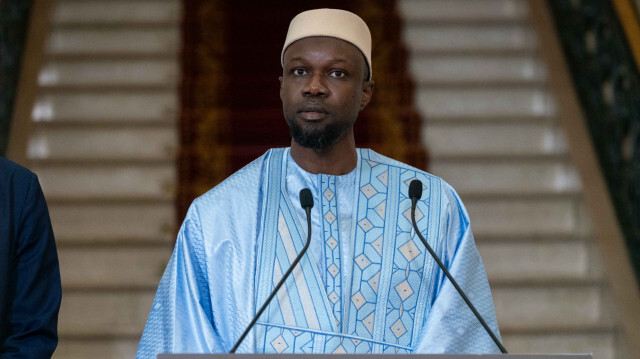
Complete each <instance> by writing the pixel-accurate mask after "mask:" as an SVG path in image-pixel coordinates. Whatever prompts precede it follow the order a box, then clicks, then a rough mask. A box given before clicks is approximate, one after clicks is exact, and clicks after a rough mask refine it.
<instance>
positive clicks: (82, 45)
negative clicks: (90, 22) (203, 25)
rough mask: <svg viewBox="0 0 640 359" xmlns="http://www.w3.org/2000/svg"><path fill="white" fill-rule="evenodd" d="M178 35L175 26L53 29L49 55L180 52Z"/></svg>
mask: <svg viewBox="0 0 640 359" xmlns="http://www.w3.org/2000/svg"><path fill="white" fill-rule="evenodd" d="M179 43H180V39H179V34H178V32H177V31H176V30H175V26H173V28H172V27H167V28H159V29H157V28H151V29H141V28H135V29H131V30H127V29H122V28H119V27H118V28H116V29H97V30H92V29H54V30H53V32H52V33H51V35H50V36H49V41H48V44H47V50H46V52H47V53H49V54H53V55H60V54H68V55H72V54H92V55H98V54H107V53H112V52H126V53H131V54H150V53H162V52H172V53H175V52H177V51H178V48H179V46H178V44H179Z"/></svg>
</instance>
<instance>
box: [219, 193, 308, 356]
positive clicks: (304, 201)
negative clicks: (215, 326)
mask: <svg viewBox="0 0 640 359" xmlns="http://www.w3.org/2000/svg"><path fill="white" fill-rule="evenodd" d="M300 206H301V207H302V208H303V209H304V211H305V213H306V214H307V241H306V242H305V244H304V247H303V248H302V250H301V251H300V253H299V254H298V256H297V257H296V259H295V260H294V261H293V263H291V266H290V267H289V269H288V270H287V272H286V273H285V274H284V275H283V276H282V278H281V279H280V282H278V284H277V285H276V287H275V288H273V291H272V292H271V294H270V295H269V297H268V298H267V300H265V301H264V304H263V305H262V307H261V308H260V310H258V313H256V315H255V317H253V320H252V321H251V323H249V325H248V326H247V329H245V330H244V333H242V335H241V336H240V339H238V341H237V342H236V345H234V346H233V348H232V349H231V351H229V353H230V354H233V353H235V352H236V349H238V347H239V346H240V343H242V341H243V340H244V338H245V337H246V336H247V334H249V331H250V330H251V328H253V326H254V325H255V324H256V322H257V321H258V318H260V316H261V315H262V312H264V310H265V309H267V306H268V305H269V302H271V299H273V297H275V295H276V293H278V290H279V289H280V287H282V285H283V284H284V281H285V280H287V278H288V277H289V275H290V274H291V272H293V269H294V268H295V267H296V265H297V264H298V262H300V259H301V258H302V256H303V255H304V254H305V252H306V251H307V249H308V248H309V243H311V208H313V196H312V195H311V190H310V189H308V188H303V189H302V190H300Z"/></svg>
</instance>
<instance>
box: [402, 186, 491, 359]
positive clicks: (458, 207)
mask: <svg viewBox="0 0 640 359" xmlns="http://www.w3.org/2000/svg"><path fill="white" fill-rule="evenodd" d="M442 186H443V188H442V194H443V195H442V202H441V206H442V208H441V210H442V213H443V218H442V221H441V225H440V226H441V228H440V233H441V238H440V243H442V244H443V245H442V246H441V247H440V250H438V249H436V253H437V254H438V255H439V256H440V258H441V260H442V262H443V264H444V265H445V266H446V267H447V268H448V269H449V272H450V273H451V275H452V276H453V278H454V279H455V280H456V281H457V282H458V284H459V285H460V287H461V288H462V290H464V291H465V293H466V294H467V296H468V297H469V300H470V301H471V302H472V303H473V305H474V306H475V307H476V309H477V310H478V312H479V313H480V314H481V315H482V316H483V318H484V320H485V321H486V322H487V324H488V325H489V327H490V328H491V329H492V330H493V332H494V333H495V334H496V336H498V338H500V333H499V331H498V324H497V321H496V316H495V309H494V306H493V299H492V297H491V291H490V290H489V282H488V280H487V276H486V273H485V269H484V265H483V264H482V259H481V258H480V255H479V253H478V250H477V248H476V245H475V242H474V239H473V233H472V232H471V227H470V224H469V215H468V214H467V210H466V209H465V207H464V205H463V204H462V201H461V200H460V197H459V196H458V194H457V193H456V192H455V191H454V190H453V188H452V187H451V186H449V185H448V184H447V183H445V182H444V181H443V182H442ZM435 279H436V284H435V290H434V297H435V300H434V302H433V303H432V308H431V310H430V311H429V313H428V315H427V318H426V322H425V325H424V327H423V329H422V333H421V336H420V341H419V342H418V344H417V346H416V348H415V352H416V353H500V350H499V348H498V347H497V346H496V344H495V343H494V342H493V340H492V339H491V337H490V336H489V334H488V333H486V332H485V330H484V328H483V327H482V324H480V323H479V322H478V320H477V319H476V317H475V316H474V315H473V312H472V311H471V309H469V308H468V307H467V305H466V303H465V302H464V300H463V299H462V297H461V296H460V294H458V292H457V291H456V289H455V287H454V286H453V285H452V284H451V282H450V281H449V279H447V277H446V276H445V275H444V273H443V272H442V271H441V270H439V269H438V275H437V276H436V278H435Z"/></svg>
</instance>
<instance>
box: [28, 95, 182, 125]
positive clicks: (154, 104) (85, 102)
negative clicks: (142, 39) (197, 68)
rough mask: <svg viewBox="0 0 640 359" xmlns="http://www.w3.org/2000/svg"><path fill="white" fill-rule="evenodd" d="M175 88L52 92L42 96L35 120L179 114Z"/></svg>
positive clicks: (125, 118) (133, 118)
mask: <svg viewBox="0 0 640 359" xmlns="http://www.w3.org/2000/svg"><path fill="white" fill-rule="evenodd" d="M177 112H178V96H177V94H176V93H175V91H153V92H142V93H127V94H123V93H119V92H114V93H108V94H104V93H98V94H73V95H71V94H49V95H43V96H39V98H38V99H37V101H36V103H35V106H34V109H33V113H32V117H33V119H34V121H53V120H56V119H78V120H80V119H82V120H87V121H89V120H104V119H110V120H122V121H145V120H148V119H159V118H167V117H173V118H175V117H176V116H177Z"/></svg>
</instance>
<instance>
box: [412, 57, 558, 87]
mask: <svg viewBox="0 0 640 359" xmlns="http://www.w3.org/2000/svg"><path fill="white" fill-rule="evenodd" d="M409 69H410V71H411V73H412V74H413V78H414V79H415V81H417V82H418V83H423V82H434V81H439V82H450V83H465V84H467V83H474V82H480V83H487V82H490V83H494V82H497V81H514V82H516V81H523V82H524V81H531V82H534V81H541V80H544V79H545V77H546V70H545V67H544V66H543V65H542V64H541V63H540V61H539V60H537V59H536V58H535V57H533V56H518V57H506V56H504V55H502V56H475V57H470V56H441V57H431V56H423V57H419V56H414V57H412V58H411V59H410V61H409Z"/></svg>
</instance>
